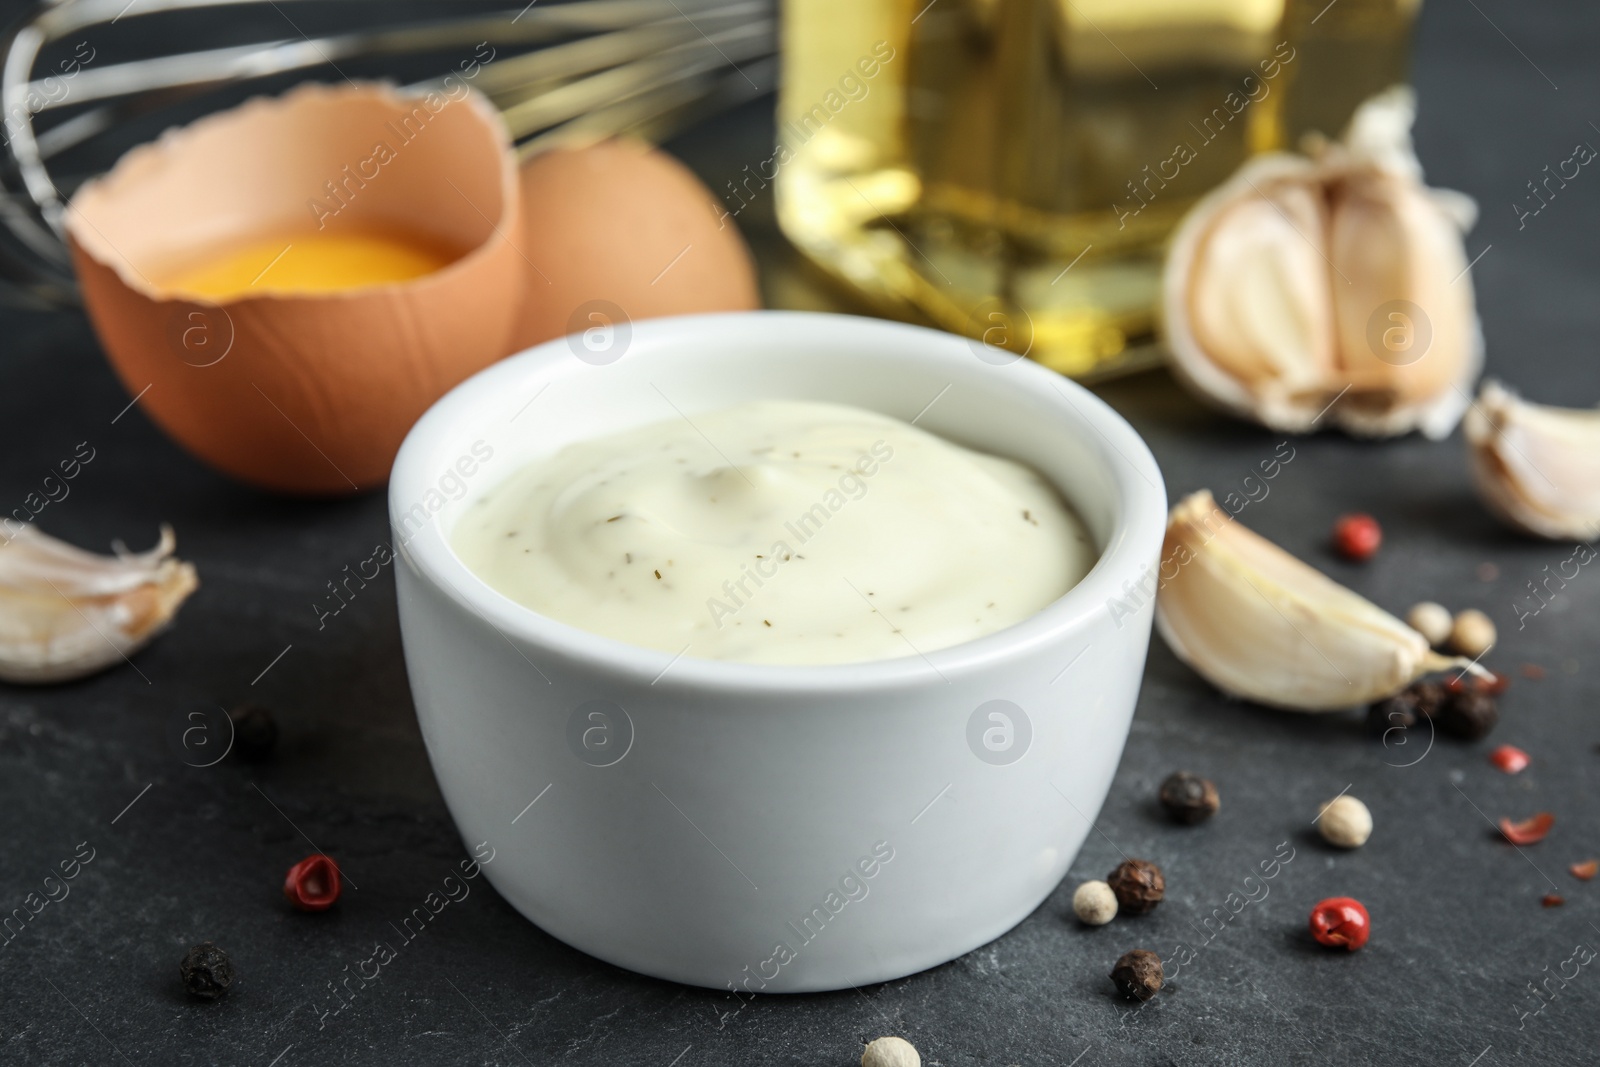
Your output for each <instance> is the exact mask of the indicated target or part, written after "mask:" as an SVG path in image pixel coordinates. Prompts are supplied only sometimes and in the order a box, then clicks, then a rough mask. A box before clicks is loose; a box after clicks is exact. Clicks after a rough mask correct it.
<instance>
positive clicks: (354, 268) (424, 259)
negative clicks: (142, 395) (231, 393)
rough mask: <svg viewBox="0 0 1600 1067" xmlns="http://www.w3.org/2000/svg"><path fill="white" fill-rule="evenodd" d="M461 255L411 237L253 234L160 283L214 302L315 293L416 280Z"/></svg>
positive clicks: (200, 258) (343, 233)
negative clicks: (257, 296)
mask: <svg viewBox="0 0 1600 1067" xmlns="http://www.w3.org/2000/svg"><path fill="white" fill-rule="evenodd" d="M456 258H457V256H456V255H455V254H452V253H451V252H450V251H448V250H446V249H444V248H441V247H439V246H437V245H435V244H432V243H430V242H428V241H425V240H421V239H418V238H416V237H414V236H410V235H400V234H394V233H384V232H362V231H357V230H350V231H341V232H333V231H307V232H305V233H292V234H277V235H273V236H266V237H253V238H249V239H245V240H241V241H237V242H235V243H232V244H230V245H228V246H225V247H223V248H220V249H217V250H214V251H210V252H207V253H205V254H203V255H200V256H198V257H195V258H193V259H192V260H190V261H188V262H187V263H186V264H184V265H182V266H180V267H179V268H178V269H176V270H173V271H172V272H170V273H169V274H167V275H166V276H165V277H163V278H161V279H160V285H161V287H162V288H163V289H164V290H166V291H168V292H172V293H178V294H181V295H185V296H196V297H202V298H205V299H209V300H227V299H232V298H235V297H243V296H255V295H265V294H274V295H279V296H308V295H315V294H325V293H336V292H341V291H344V290H349V289H360V288H364V287H366V286H372V285H382V284H386V283H392V282H404V281H410V280H411V279H413V278H420V277H422V276H423V275H425V274H431V273H433V272H434V271H436V270H439V269H440V268H441V267H444V266H447V265H448V264H449V263H450V262H452V261H453V260H454V259H456Z"/></svg>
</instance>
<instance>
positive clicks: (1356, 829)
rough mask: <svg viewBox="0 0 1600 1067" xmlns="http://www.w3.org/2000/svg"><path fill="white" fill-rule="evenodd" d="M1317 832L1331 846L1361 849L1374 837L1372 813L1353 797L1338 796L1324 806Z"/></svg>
mask: <svg viewBox="0 0 1600 1067" xmlns="http://www.w3.org/2000/svg"><path fill="white" fill-rule="evenodd" d="M1317 830H1318V832H1320V833H1321V834H1322V839H1323V840H1324V841H1326V842H1328V844H1330V845H1336V846H1338V847H1339V848H1360V847H1361V846H1362V845H1364V844H1366V843H1367V838H1369V837H1371V836H1372V812H1370V811H1368V810H1367V806H1366V805H1365V804H1363V803H1361V801H1359V800H1357V799H1356V798H1355V797H1353V796H1350V795H1348V794H1345V795H1343V796H1337V797H1334V798H1333V799H1332V800H1330V801H1328V802H1327V803H1326V804H1324V805H1322V814H1321V815H1319V816H1318V817H1317Z"/></svg>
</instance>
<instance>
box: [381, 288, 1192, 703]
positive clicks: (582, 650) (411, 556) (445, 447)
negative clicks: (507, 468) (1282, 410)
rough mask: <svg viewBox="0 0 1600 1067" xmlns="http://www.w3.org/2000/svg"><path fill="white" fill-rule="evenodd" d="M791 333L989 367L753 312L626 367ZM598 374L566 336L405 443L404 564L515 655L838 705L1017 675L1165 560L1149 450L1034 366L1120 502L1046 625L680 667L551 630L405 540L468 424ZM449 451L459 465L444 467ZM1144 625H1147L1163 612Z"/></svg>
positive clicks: (685, 660) (669, 325) (1162, 496)
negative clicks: (933, 642) (712, 335)
mask: <svg viewBox="0 0 1600 1067" xmlns="http://www.w3.org/2000/svg"><path fill="white" fill-rule="evenodd" d="M778 330H781V331H785V332H786V333H789V332H798V331H805V332H808V333H811V334H814V335H817V336H816V340H818V341H826V342H832V343H835V344H846V345H849V346H850V347H851V348H852V349H855V350H858V351H859V353H860V358H862V359H873V358H877V357H875V356H874V353H876V352H878V351H881V350H882V349H880V348H879V345H882V346H883V347H884V348H889V347H893V345H892V344H891V343H890V342H898V343H899V344H900V345H901V346H902V347H903V346H904V345H906V344H910V343H914V344H916V345H917V346H918V347H919V348H920V349H924V350H925V351H926V355H927V358H928V359H929V360H930V361H937V362H944V363H946V364H948V365H951V366H955V365H956V364H957V363H958V362H959V363H960V364H967V363H968V361H974V360H976V358H977V356H976V353H975V352H974V351H973V347H972V346H976V345H978V342H975V341H969V340H968V339H967V338H965V337H962V336H960V335H957V334H951V333H946V332H943V331H940V330H934V329H929V328H927V327H922V326H913V325H908V324H905V323H899V322H891V321H887V320H882V319H875V318H867V317H863V316H855V315H843V314H835V313H830V312H808V311H741V312H721V313H714V314H703V315H685V316H674V317H669V318H660V319H650V320H645V321H639V322H635V323H633V324H632V331H633V333H632V338H631V341H630V347H629V352H628V354H627V355H625V356H623V360H627V359H630V358H636V359H670V358H673V357H674V356H675V355H676V354H679V353H683V354H686V355H688V356H690V357H691V358H692V356H693V354H694V348H695V345H694V342H695V340H696V339H703V338H704V337H705V335H706V332H707V331H712V332H716V333H719V334H723V335H727V334H730V333H731V334H734V335H740V334H743V335H751V334H753V335H755V336H756V338H758V337H759V336H760V335H762V334H770V333H771V332H772V331H778ZM644 342H649V343H644ZM873 342H877V344H874V343H873ZM641 349H643V351H641ZM992 351H994V352H995V353H997V354H998V356H1000V357H1003V358H1004V359H1007V360H1009V359H1012V358H1014V354H1013V353H1008V352H1004V351H1003V350H1000V349H993V350H992ZM592 369H593V368H590V367H588V366H587V365H586V364H584V363H582V362H581V361H579V360H577V359H575V358H574V357H573V354H572V350H571V349H570V348H569V347H568V342H567V339H566V338H556V339H554V340H551V341H546V342H544V343H542V344H539V345H536V346H534V347H532V348H530V349H526V350H524V351H522V352H519V353H517V354H515V355H512V356H509V357H507V358H506V359H504V360H501V361H500V362H498V363H495V364H493V365H491V366H490V367H488V368H486V369H484V370H482V371H479V372H478V373H477V374H475V375H473V376H472V377H470V378H468V379H467V380H466V381H464V382H462V383H461V384H460V385H457V386H456V387H455V388H454V389H452V390H451V391H450V392H449V393H447V394H445V395H444V396H443V397H441V398H440V399H439V400H438V401H436V402H435V403H434V405H433V406H432V407H430V408H429V409H428V411H427V412H426V413H424V415H423V416H422V418H421V419H419V420H418V421H417V423H416V425H415V426H413V427H412V429H411V431H410V432H409V433H408V434H407V435H406V439H405V441H404V442H403V443H402V444H401V446H400V451H399V454H398V455H397V456H396V458H395V463H394V468H393V471H392V472H391V476H390V480H389V493H388V503H389V523H390V533H391V535H392V536H393V537H394V542H393V544H394V546H395V547H394V549H393V551H394V554H395V556H396V557H397V563H396V566H406V565H409V566H410V567H411V568H412V569H413V570H414V572H415V573H416V574H417V575H418V576H419V577H421V578H422V579H424V580H425V581H426V582H427V583H428V584H429V585H430V586H431V587H432V588H433V589H434V590H435V591H436V592H438V593H440V594H441V595H443V596H445V597H447V598H448V599H449V600H451V601H452V602H454V603H455V604H456V605H457V606H458V607H459V608H460V609H462V610H463V611H464V612H466V613H467V614H469V615H472V616H475V617H476V618H478V619H479V620H480V621H482V622H484V623H486V624H488V625H489V626H490V627H492V628H493V629H495V630H496V631H498V632H499V633H500V634H501V636H502V637H504V638H506V639H507V640H508V641H511V642H512V643H513V647H516V645H515V640H520V641H522V642H523V643H524V644H525V645H527V646H531V647H533V648H544V649H547V650H549V651H550V652H552V653H555V654H556V655H558V656H560V657H563V658H565V659H567V660H569V661H577V662H580V663H583V664H584V665H586V666H588V667H589V668H591V669H595V670H598V671H600V672H608V673H611V674H613V675H614V676H617V677H618V678H619V680H622V681H625V682H627V683H628V684H639V685H643V686H646V687H656V688H659V689H663V690H665V691H677V692H681V691H685V690H690V691H692V690H695V689H704V688H713V689H716V690H718V691H722V692H730V691H732V692H744V693H748V694H751V695H773V694H787V695H827V694H843V693H861V692H863V691H871V690H885V689H899V688H904V687H906V686H914V685H921V684H930V683H931V684H938V685H942V684H954V683H955V682H957V681H959V680H961V679H962V678H965V677H970V676H972V675H973V674H974V673H975V672H979V671H983V672H988V671H991V670H993V669H995V668H1003V667H1005V666H1007V665H1011V664H1015V663H1017V662H1019V661H1021V660H1023V659H1024V658H1026V657H1029V656H1031V655H1034V654H1036V653H1038V652H1039V651H1041V650H1042V649H1044V648H1047V647H1049V646H1052V645H1054V644H1057V643H1059V640H1060V639H1061V638H1063V637H1065V636H1067V635H1069V634H1071V633H1073V632H1077V631H1080V630H1085V629H1087V628H1089V627H1092V626H1094V625H1095V624H1096V621H1097V620H1095V619H1094V618H1093V616H1095V615H1096V613H1104V614H1105V615H1106V616H1107V619H1104V620H1099V621H1101V622H1104V621H1108V620H1109V614H1110V611H1109V607H1108V605H1109V602H1110V601H1111V600H1112V599H1113V598H1117V597H1121V596H1124V595H1126V589H1125V585H1126V583H1127V581H1128V580H1139V579H1140V578H1141V577H1142V576H1144V575H1146V574H1148V573H1150V572H1151V571H1152V570H1153V568H1154V567H1155V564H1156V561H1157V559H1158V557H1159V553H1160V546H1161V543H1162V540H1163V538H1164V537H1165V533H1166V520H1167V504H1166V490H1165V487H1164V481H1163V478H1162V475H1161V470H1160V468H1159V467H1158V466H1157V464H1156V461H1155V457H1154V456H1153V455H1152V454H1151V452H1150V449H1149V447H1148V446H1147V445H1146V444H1145V442H1144V440H1143V439H1142V438H1140V436H1139V435H1138V433H1137V432H1135V431H1134V429H1133V427H1132V426H1130V425H1129V424H1128V422H1127V421H1126V420H1125V419H1123V417H1122V416H1121V415H1119V414H1118V413H1117V412H1116V411H1115V410H1114V409H1112V408H1111V406H1110V405H1108V404H1106V403H1105V401H1103V400H1101V399H1100V398H1099V397H1097V396H1095V395H1094V394H1093V393H1091V392H1090V391H1089V390H1088V389H1086V388H1084V387H1083V386H1081V385H1079V384H1077V383H1076V382H1073V381H1071V380H1070V379H1068V378H1065V377H1063V376H1061V375H1059V374H1057V373H1056V372H1054V371H1051V370H1048V369H1047V368H1045V367H1043V366H1041V365H1039V364H1037V363H1035V362H1033V361H1032V360H1029V359H1025V358H1023V359H1017V361H1016V362H1015V363H1014V364H1009V365H1007V366H1006V368H1005V369H1006V370H1007V371H1008V372H1015V373H1016V375H1017V378H1015V379H1010V378H1006V379H1002V378H1000V377H998V376H996V377H995V378H994V379H993V380H994V381H996V382H997V383H998V382H1001V381H1008V382H1010V384H1009V385H1007V386H1003V387H1002V388H1005V389H1008V390H1012V391H1015V390H1017V389H1021V390H1025V391H1027V392H1029V393H1031V394H1033V395H1034V396H1036V397H1038V398H1040V399H1042V400H1044V401H1045V402H1046V403H1047V404H1049V405H1050V406H1051V407H1053V408H1055V409H1056V410H1057V412H1059V414H1060V415H1061V416H1062V417H1063V420H1064V424H1065V425H1068V426H1071V427H1073V428H1075V429H1076V430H1077V431H1078V432H1080V433H1081V434H1082V435H1083V439H1084V440H1085V441H1089V442H1090V443H1091V447H1093V442H1092V435H1098V437H1099V438H1100V439H1101V440H1102V441H1103V443H1104V444H1105V445H1106V446H1107V447H1108V448H1109V449H1110V450H1111V455H1110V458H1109V459H1108V461H1107V467H1108V469H1109V472H1110V475H1111V478H1112V480H1113V483H1114V484H1115V487H1116V490H1117V495H1118V496H1119V498H1120V502H1119V503H1118V504H1117V505H1116V509H1115V512H1114V519H1113V522H1112V525H1111V529H1110V530H1109V532H1108V534H1107V536H1106V538H1105V547H1104V548H1103V549H1102V551H1101V553H1100V557H1099V559H1098V560H1096V562H1095V564H1094V566H1093V567H1092V568H1091V569H1090V571H1089V573H1088V574H1087V575H1085V576H1084V577H1083V579H1082V580H1081V581H1079V582H1078V583H1077V584H1076V585H1075V586H1073V587H1072V588H1070V589H1068V590H1067V591H1066V592H1065V593H1063V594H1062V595H1061V596H1060V597H1058V598H1057V599H1056V600H1054V601H1052V602H1051V603H1050V604H1048V605H1046V606H1045V607H1044V608H1042V609H1040V610H1039V611H1038V612H1036V613H1034V614H1033V615H1030V616H1028V617H1027V618H1025V619H1023V620H1021V621H1020V622H1017V623H1014V624H1013V625H1011V626H1008V627H1005V628H1003V629H1001V630H997V631H994V632H992V633H989V634H985V635H984V636H982V637H978V638H975V639H973V640H970V641H964V642H961V643H959V644H955V645H950V646H947V647H945V648H941V649H936V650H934V651H930V652H927V653H925V654H924V653H918V654H916V655H908V656H902V657H896V658H893V659H879V660H864V661H858V662H852V663H834V664H802V665H791V664H768V663H742V662H731V661H725V660H712V659H702V658H699V657H693V656H686V655H683V654H682V653H679V654H678V655H677V656H671V655H670V654H669V653H666V652H663V651H660V650H657V649H651V648H645V647H643V646H640V645H633V644H630V643H627V642H624V641H621V640H618V639H616V638H611V637H605V636H602V635H600V634H595V633H591V632H590V631H587V630H583V629H580V628H578V627H576V626H573V625H571V624H568V623H564V622H561V621H559V620H556V619H553V618H550V617H549V616H546V615H542V614H540V613H539V612H537V611H535V610H534V609H532V608H529V607H527V606H525V605H523V604H520V603H518V602H516V601H514V600H512V599H510V598H509V597H507V596H505V595H504V594H502V593H500V592H498V591H496V590H495V589H493V588H492V587H491V586H489V585H488V584H487V583H486V582H484V581H483V580H482V579H481V578H479V577H478V576H477V575H476V574H475V573H473V572H472V571H471V570H470V569H469V568H468V567H467V566H466V564H465V563H464V562H462V561H461V559H460V558H459V557H457V556H456V554H455V551H454V549H452V548H451V547H450V545H449V543H448V541H447V540H446V539H445V537H444V535H443V532H442V530H441V529H440V524H439V523H437V522H433V521H430V522H428V523H426V524H425V525H424V526H423V527H422V528H421V529H419V530H418V531H417V532H416V533H414V534H413V535H412V536H411V537H410V538H409V539H402V538H401V537H400V536H399V533H398V531H399V530H400V529H401V526H400V521H399V520H400V516H401V515H402V514H403V513H404V512H405V511H407V510H408V509H409V508H410V507H411V505H412V504H414V503H415V502H416V501H418V500H420V499H422V498H423V495H424V494H425V493H426V491H427V490H428V488H430V487H432V485H433V483H434V482H435V481H436V479H437V474H438V470H439V469H440V466H441V464H443V465H449V462H450V460H451V458H452V457H453V456H454V455H455V453H454V451H451V447H453V445H454V443H455V438H456V437H457V435H458V433H459V428H460V426H461V425H463V424H464V423H469V422H470V421H472V420H473V419H475V418H480V417H481V416H482V414H483V412H484V409H485V408H487V407H489V406H490V405H492V404H494V402H495V401H497V400H499V401H502V403H503V398H504V396H505V395H506V393H507V392H508V391H509V390H508V384H509V382H511V381H513V380H514V381H515V382H516V383H517V390H516V391H517V393H518V395H523V394H531V393H532V392H533V391H534V390H535V389H537V388H538V386H539V384H540V382H541V381H542V382H543V383H544V384H545V385H548V384H550V383H552V382H554V381H556V380H559V379H560V378H561V377H564V376H566V375H570V374H576V373H582V372H583V371H585V370H592ZM963 369H966V370H970V367H966V366H964V367H963ZM1018 383H1020V385H1019V384H1018ZM447 451H449V452H450V454H449V455H444V454H443V453H445V452H447ZM1117 456H1120V461H1118V460H1117V459H1116V457H1117ZM509 476H510V475H504V476H503V477H509ZM1141 614H1144V615H1145V618H1146V621H1148V620H1149V618H1150V616H1153V614H1154V612H1153V611H1152V612H1150V613H1143V612H1141ZM1085 647H1086V648H1087V646H1085ZM519 651H520V649H519ZM1079 654H1080V655H1081V651H1080V653H1079ZM1074 662H1076V660H1075V659H1074ZM930 668H931V669H930ZM535 669H537V667H536V668H535Z"/></svg>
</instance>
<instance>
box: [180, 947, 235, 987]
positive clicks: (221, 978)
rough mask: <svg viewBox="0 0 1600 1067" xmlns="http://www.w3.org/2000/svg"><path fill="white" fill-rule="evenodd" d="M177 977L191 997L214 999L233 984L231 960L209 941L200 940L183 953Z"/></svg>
mask: <svg viewBox="0 0 1600 1067" xmlns="http://www.w3.org/2000/svg"><path fill="white" fill-rule="evenodd" d="M178 977H179V978H181V979H183V988H184V990H185V991H187V992H188V994H189V995H190V996H191V997H198V998H200V999H201V1000H216V999H217V998H218V997H220V996H222V994H224V993H226V992H227V991H228V987H229V986H231V985H233V961H232V960H230V959H229V958H228V954H227V953H226V952H224V951H222V950H221V949H220V948H218V947H217V946H216V945H214V944H212V943H211V942H210V941H202V942H200V943H199V944H198V945H195V946H194V947H193V948H191V949H190V950H189V951H188V952H185V953H184V954H183V959H182V960H181V961H180V962H179V963H178Z"/></svg>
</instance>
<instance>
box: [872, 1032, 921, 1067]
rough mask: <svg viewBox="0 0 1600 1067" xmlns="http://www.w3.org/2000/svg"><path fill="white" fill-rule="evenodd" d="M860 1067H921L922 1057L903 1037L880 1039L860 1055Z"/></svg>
mask: <svg viewBox="0 0 1600 1067" xmlns="http://www.w3.org/2000/svg"><path fill="white" fill-rule="evenodd" d="M861 1067H922V1057H921V1056H920V1055H918V1054H917V1050H916V1049H915V1048H914V1047H912V1044H911V1042H909V1041H907V1040H906V1039H905V1038H903V1037H880V1038H878V1039H876V1040H875V1041H873V1042H872V1043H871V1044H869V1045H868V1046H867V1050H866V1051H865V1052H863V1053H862V1054H861Z"/></svg>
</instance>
